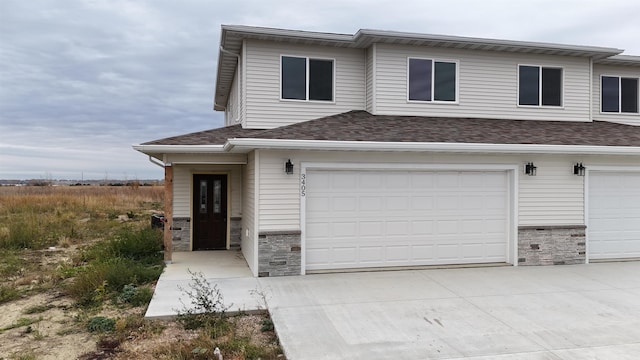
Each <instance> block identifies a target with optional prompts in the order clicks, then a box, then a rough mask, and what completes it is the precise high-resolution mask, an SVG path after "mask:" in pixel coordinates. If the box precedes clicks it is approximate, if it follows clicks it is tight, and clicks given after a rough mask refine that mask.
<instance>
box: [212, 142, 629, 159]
mask: <svg viewBox="0 0 640 360" xmlns="http://www.w3.org/2000/svg"><path fill="white" fill-rule="evenodd" d="M224 147H225V151H233V152H247V151H251V150H253V149H290V150H352V151H416V152H421V151H435V152H465V153H526V154H593V155H596V154H598V155H640V147H636V146H592V145H548V144H485V143H420V142H373V141H330V140H281V139H252V138H236V139H229V140H228V141H227V143H226V144H225V145H224Z"/></svg>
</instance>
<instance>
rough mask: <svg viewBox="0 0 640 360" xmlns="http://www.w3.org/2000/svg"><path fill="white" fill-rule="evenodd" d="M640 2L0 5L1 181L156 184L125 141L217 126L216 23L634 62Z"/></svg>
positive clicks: (158, 173) (36, 1) (74, 0)
mask: <svg viewBox="0 0 640 360" xmlns="http://www.w3.org/2000/svg"><path fill="white" fill-rule="evenodd" d="M639 13H640V3H636V2H630V1H622V0H609V1H607V2H602V1H585V0H582V1H563V2H558V1H546V0H544V1H543V0H538V1H529V2H526V3H523V2H516V1H483V2H479V1H455V0H452V1H447V2H444V3H443V2H435V1H402V2H400V1H388V0H384V1H365V0H358V1H348V2H347V1H337V0H325V1H264V0H260V1H253V0H251V1H213V2H212V1H196V0H190V1H179V2H177V1H168V0H161V1H151V0H144V1H143V0H140V1H129V0H113V1H100V0H94V1H89V0H87V1H81V0H66V1H64V2H52V1H47V0H30V1H23V0H3V1H2V2H0V178H31V177H35V178H39V177H44V176H46V177H52V178H79V177H80V176H84V177H85V178H104V177H106V176H109V177H113V178H122V177H124V176H125V175H126V177H128V178H135V177H137V178H160V177H162V170H161V169H160V168H159V167H157V166H155V165H153V164H151V163H149V162H148V161H147V158H146V157H145V156H144V155H142V154H140V153H137V152H135V151H133V150H132V149H131V147H130V145H131V144H134V143H140V142H144V141H148V140H153V139H157V138H162V137H166V136H171V135H177V134H181V133H187V132H191V131H197V130H202V129H208V128H213V127H218V126H221V125H222V114H220V113H217V112H213V111H212V106H213V104H212V97H213V91H214V83H215V66H216V63H217V59H216V57H217V47H218V42H219V39H220V25H221V24H246V25H256V26H270V27H281V28H295V29H304V30H316V31H328V32H343V33H353V32H354V31H357V30H358V29H360V28H374V29H388V30H400V31H414V32H425V33H437V34H451V35H463V36H475V37H493V38H505V39H516V40H531V41H545V42H559V43H568V44H584V45H599V46H608V47H618V48H624V49H627V53H631V54H640V42H639V41H638V38H637V34H640V25H639V22H638V21H637V14H639Z"/></svg>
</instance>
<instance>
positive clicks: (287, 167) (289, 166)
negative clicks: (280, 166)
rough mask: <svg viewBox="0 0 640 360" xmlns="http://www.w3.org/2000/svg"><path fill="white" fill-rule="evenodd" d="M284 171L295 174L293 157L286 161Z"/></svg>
mask: <svg viewBox="0 0 640 360" xmlns="http://www.w3.org/2000/svg"><path fill="white" fill-rule="evenodd" d="M284 172H285V173H287V175H291V174H293V163H292V162H291V159H289V160H287V162H286V163H284Z"/></svg>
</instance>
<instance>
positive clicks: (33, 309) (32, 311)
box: [22, 304, 55, 314]
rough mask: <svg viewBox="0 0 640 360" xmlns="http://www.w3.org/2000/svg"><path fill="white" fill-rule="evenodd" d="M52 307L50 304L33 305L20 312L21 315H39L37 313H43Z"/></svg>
mask: <svg viewBox="0 0 640 360" xmlns="http://www.w3.org/2000/svg"><path fill="white" fill-rule="evenodd" d="M54 307H55V306H54V305H51V304H47V305H34V306H31V307H28V308H26V309H25V310H24V311H22V313H23V314H39V313H43V312H45V311H47V310H49V309H52V308H54Z"/></svg>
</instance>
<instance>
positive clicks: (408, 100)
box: [405, 56, 460, 105]
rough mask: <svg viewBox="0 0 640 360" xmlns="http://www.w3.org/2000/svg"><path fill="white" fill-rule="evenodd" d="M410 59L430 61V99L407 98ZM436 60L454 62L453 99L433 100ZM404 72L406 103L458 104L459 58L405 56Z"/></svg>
mask: <svg viewBox="0 0 640 360" xmlns="http://www.w3.org/2000/svg"><path fill="white" fill-rule="evenodd" d="M411 59H416V60H430V61H431V66H432V67H431V100H410V99H409V81H410V78H409V62H410V61H411ZM436 62H441V63H450V64H455V65H456V83H455V86H456V92H455V97H456V99H455V100H454V101H445V100H434V99H433V97H434V96H435V91H434V90H435V63H436ZM406 74H407V79H406V94H405V99H406V100H407V103H410V104H449V105H456V104H460V60H456V59H444V58H428V57H420V56H407V68H406Z"/></svg>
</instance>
